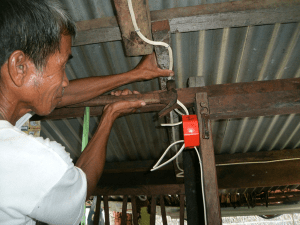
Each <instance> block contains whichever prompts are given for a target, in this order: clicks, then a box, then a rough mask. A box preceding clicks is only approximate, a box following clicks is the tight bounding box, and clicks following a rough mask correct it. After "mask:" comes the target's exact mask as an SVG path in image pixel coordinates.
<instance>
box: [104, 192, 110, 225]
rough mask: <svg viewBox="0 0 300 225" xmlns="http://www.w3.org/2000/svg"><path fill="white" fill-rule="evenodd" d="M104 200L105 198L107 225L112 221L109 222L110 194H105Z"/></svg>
mask: <svg viewBox="0 0 300 225" xmlns="http://www.w3.org/2000/svg"><path fill="white" fill-rule="evenodd" d="M103 200H104V213H105V225H109V224H110V222H109V207H108V196H107V195H104V196H103Z"/></svg>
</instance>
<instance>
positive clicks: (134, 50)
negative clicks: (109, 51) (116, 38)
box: [114, 0, 153, 56]
mask: <svg viewBox="0 0 300 225" xmlns="http://www.w3.org/2000/svg"><path fill="white" fill-rule="evenodd" d="M114 3H115V8H116V11H117V18H118V24H119V26H120V30H121V34H122V40H123V43H124V48H125V53H126V55H127V56H139V55H149V54H151V53H152V52H153V46H152V45H150V44H147V43H146V42H144V41H143V40H142V39H141V38H140V37H139V36H138V34H137V32H136V31H135V29H134V27H133V23H132V20H131V15H130V12H129V8H128V2H127V0H114ZM132 7H133V10H134V14H135V19H136V23H137V26H138V28H139V29H140V30H141V33H142V34H143V35H144V36H145V37H146V38H147V39H150V40H152V35H151V21H150V9H149V3H148V0H135V1H132Z"/></svg>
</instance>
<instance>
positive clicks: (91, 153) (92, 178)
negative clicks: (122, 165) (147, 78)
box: [76, 93, 145, 199]
mask: <svg viewBox="0 0 300 225" xmlns="http://www.w3.org/2000/svg"><path fill="white" fill-rule="evenodd" d="M117 95H119V93H117ZM144 105H145V102H143V101H135V102H128V101H120V102H116V103H113V104H111V105H108V106H106V107H105V109H104V112H103V114H102V117H101V120H100V123H99V125H98V128H97V130H96V132H95V134H94V136H93V138H92V139H91V140H90V142H89V143H88V145H87V147H86V148H85V150H84V151H83V152H82V154H81V156H80V157H79V159H78V160H77V162H76V166H77V167H79V168H81V169H82V170H83V172H84V173H85V174H86V177H87V196H86V199H88V198H89V197H90V196H91V195H92V194H93V192H94V190H95V188H96V185H97V183H98V181H99V179H100V177H101V174H102V172H103V169H104V164H105V158H106V147H107V141H108V137H109V133H110V131H111V128H112V125H113V122H114V121H115V119H116V118H118V117H119V116H122V115H123V114H128V113H133V112H134V111H135V110H136V109H137V108H140V107H142V106H144Z"/></svg>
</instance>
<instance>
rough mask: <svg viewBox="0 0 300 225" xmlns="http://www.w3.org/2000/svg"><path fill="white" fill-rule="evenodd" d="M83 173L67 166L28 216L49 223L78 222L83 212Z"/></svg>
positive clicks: (84, 193) (85, 188)
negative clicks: (64, 171)
mask: <svg viewBox="0 0 300 225" xmlns="http://www.w3.org/2000/svg"><path fill="white" fill-rule="evenodd" d="M86 190H87V182H86V176H85V173H84V172H83V171H82V170H81V169H80V168H77V167H75V166H73V167H69V168H68V170H67V171H66V173H65V174H64V175H63V176H62V178H61V179H60V180H59V181H58V182H57V183H56V184H55V185H54V186H53V187H52V188H51V189H50V191H49V192H48V193H46V194H45V195H44V197H43V198H41V200H40V201H39V202H38V203H37V204H36V206H35V207H34V209H33V211H32V212H31V213H30V215H29V216H30V217H31V218H34V219H36V220H39V221H41V222H45V223H49V224H57V225H58V224H76V225H77V224H78V223H79V222H80V220H81V218H82V216H83V213H84V203H85V198H86Z"/></svg>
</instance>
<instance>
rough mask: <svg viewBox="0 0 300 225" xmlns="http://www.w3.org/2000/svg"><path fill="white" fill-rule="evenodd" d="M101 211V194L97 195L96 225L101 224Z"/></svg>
mask: <svg viewBox="0 0 300 225" xmlns="http://www.w3.org/2000/svg"><path fill="white" fill-rule="evenodd" d="M100 212H101V195H97V202H96V212H95V217H94V225H98V224H99V218H100Z"/></svg>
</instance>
